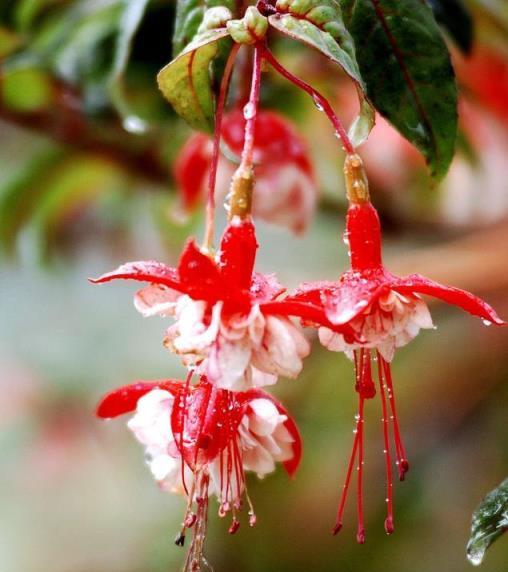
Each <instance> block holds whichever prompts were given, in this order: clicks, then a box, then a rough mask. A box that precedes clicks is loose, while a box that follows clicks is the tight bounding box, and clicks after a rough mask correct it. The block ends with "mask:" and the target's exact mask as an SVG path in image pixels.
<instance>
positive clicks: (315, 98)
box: [312, 95, 324, 111]
mask: <svg viewBox="0 0 508 572" xmlns="http://www.w3.org/2000/svg"><path fill="white" fill-rule="evenodd" d="M312 100H313V101H314V105H315V106H316V109H317V110H318V111H324V107H323V104H322V103H321V100H320V99H319V97H318V96H317V95H313V96H312Z"/></svg>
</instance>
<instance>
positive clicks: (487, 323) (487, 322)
mask: <svg viewBox="0 0 508 572" xmlns="http://www.w3.org/2000/svg"><path fill="white" fill-rule="evenodd" d="M482 322H483V323H484V325H485V326H492V322H491V321H490V320H482Z"/></svg>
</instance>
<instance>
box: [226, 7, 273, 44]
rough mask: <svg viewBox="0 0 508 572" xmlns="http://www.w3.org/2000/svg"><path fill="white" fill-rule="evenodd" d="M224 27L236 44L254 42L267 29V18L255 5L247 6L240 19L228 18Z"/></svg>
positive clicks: (260, 37) (261, 37)
mask: <svg viewBox="0 0 508 572" xmlns="http://www.w3.org/2000/svg"><path fill="white" fill-rule="evenodd" d="M226 27H227V29H228V32H229V33H230V34H231V37H232V38H233V40H234V41H235V42H236V43H237V44H255V43H256V42H259V41H260V40H262V39H263V38H264V37H265V35H266V32H267V30H268V19H267V18H266V17H265V16H263V14H261V12H260V11H259V10H258V9H257V8H256V7H255V6H249V7H248V8H247V10H246V11H245V15H244V17H243V18H242V19H241V20H230V21H229V22H228V23H227V24H226Z"/></svg>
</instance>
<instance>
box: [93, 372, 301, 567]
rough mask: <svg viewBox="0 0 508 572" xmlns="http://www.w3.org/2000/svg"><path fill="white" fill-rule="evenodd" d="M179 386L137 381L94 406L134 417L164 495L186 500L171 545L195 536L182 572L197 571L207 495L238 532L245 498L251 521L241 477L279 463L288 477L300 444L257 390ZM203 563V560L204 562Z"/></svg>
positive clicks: (104, 414) (277, 408) (283, 415)
mask: <svg viewBox="0 0 508 572" xmlns="http://www.w3.org/2000/svg"><path fill="white" fill-rule="evenodd" d="M191 377H192V374H189V377H188V379H187V381H186V382H182V381H173V380H168V381H152V382H138V383H134V384H132V385H128V386H126V387H122V388H120V389H117V390H115V391H113V392H111V393H109V394H108V395H106V396H105V397H104V398H103V399H102V401H101V402H100V403H99V406H98V408H97V415H98V416H99V417H101V418H112V417H118V416H119V415H123V414H126V413H132V412H134V411H135V415H134V416H133V417H132V418H131V419H130V421H129V422H128V427H129V428H130V429H131V430H132V431H133V433H134V434H135V436H136V438H137V439H138V440H139V441H140V442H141V443H142V444H143V445H145V447H146V454H147V458H148V464H149V466H150V469H151V471H152V473H153V475H154V477H155V479H156V480H157V481H158V483H159V485H160V486H161V488H162V489H163V490H169V491H172V492H182V493H185V494H186V495H187V509H186V512H185V517H184V519H183V523H182V528H181V531H180V532H179V534H178V535H177V537H176V539H175V543H176V544H177V545H179V546H183V545H184V542H185V535H186V530H187V529H189V528H192V529H193V531H194V534H193V541H192V544H191V546H190V550H189V553H188V556H187V560H186V565H185V568H184V571H185V572H190V571H195V570H199V569H200V564H201V563H202V562H203V559H204V557H203V545H204V540H205V535H206V529H207V521H208V504H209V496H210V495H211V494H215V495H216V496H217V498H218V501H219V515H220V516H221V517H224V516H225V515H226V514H228V513H231V514H232V522H231V526H230V528H229V532H230V534H234V533H235V532H236V531H237V530H238V528H239V526H240V521H239V518H238V517H239V511H240V510H241V508H242V504H243V499H245V500H246V501H247V504H248V507H249V525H250V526H254V525H255V524H256V515H255V513H254V509H253V506H252V503H251V500H250V498H249V495H248V492H247V484H246V479H245V471H253V472H256V473H257V474H258V476H259V477H262V476H264V475H266V474H268V473H270V472H272V471H273V470H274V469H275V463H276V462H281V463H282V464H283V466H284V468H285V469H286V472H287V473H288V475H289V476H293V475H294V473H295V472H296V470H297V468H298V465H299V463H300V458H301V452H302V444H301V439H300V435H299V433H298V429H297V427H296V424H295V422H294V421H293V420H292V418H291V417H290V416H289V414H288V413H287V411H286V410H285V409H284V408H283V407H282V405H281V404H280V403H278V402H277V401H276V400H275V399H274V398H273V397H271V396H270V395H268V394H267V393H265V392H263V391H262V390H259V389H251V390H249V391H246V392H237V393H232V392H230V391H226V390H222V389H217V388H216V387H215V386H213V385H212V384H210V383H209V382H208V381H207V380H206V378H204V377H201V378H200V380H199V382H198V384H197V385H191V384H190V378H191ZM205 562H206V561H205Z"/></svg>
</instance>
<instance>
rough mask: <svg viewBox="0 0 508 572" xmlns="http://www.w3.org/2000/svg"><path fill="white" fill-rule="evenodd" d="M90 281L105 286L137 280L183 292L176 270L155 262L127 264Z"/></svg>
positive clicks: (146, 261) (144, 261)
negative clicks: (111, 283)
mask: <svg viewBox="0 0 508 572" xmlns="http://www.w3.org/2000/svg"><path fill="white" fill-rule="evenodd" d="M89 280H90V282H92V283H93V284H103V283H104V282H110V281H111V280H137V281H138V282H151V283H152V284H163V285H164V286H168V287H169V288H172V289H173V290H178V291H181V290H182V286H181V284H180V281H179V279H178V272H177V271H176V269H175V268H170V267H169V266H166V265H165V264H162V263H161V262H156V261H155V260H139V261H137V262H126V263H125V264H122V265H121V266H119V267H118V268H117V269H116V270H113V271H112V272H107V273H106V274H103V275H102V276H99V278H89Z"/></svg>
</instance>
